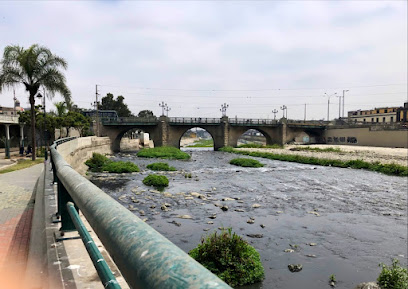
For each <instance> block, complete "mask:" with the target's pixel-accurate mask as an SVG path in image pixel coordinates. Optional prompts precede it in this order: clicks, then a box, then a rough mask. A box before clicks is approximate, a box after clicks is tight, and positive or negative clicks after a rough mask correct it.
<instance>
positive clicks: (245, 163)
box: [230, 158, 264, 168]
mask: <svg viewBox="0 0 408 289" xmlns="http://www.w3.org/2000/svg"><path fill="white" fill-rule="evenodd" d="M230 164H231V165H235V166H240V167H250V168H260V167H263V166H264V165H263V164H262V163H260V162H259V161H257V160H254V159H249V158H236V159H232V160H230Z"/></svg>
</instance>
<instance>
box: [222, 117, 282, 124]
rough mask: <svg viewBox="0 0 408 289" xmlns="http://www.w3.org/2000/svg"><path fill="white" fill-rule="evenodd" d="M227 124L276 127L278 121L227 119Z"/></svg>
mask: <svg viewBox="0 0 408 289" xmlns="http://www.w3.org/2000/svg"><path fill="white" fill-rule="evenodd" d="M228 122H229V123H230V124H232V125H244V126H246V125H248V126H251V125H278V124H279V121H278V120H276V119H251V118H249V119H247V118H229V119H228Z"/></svg>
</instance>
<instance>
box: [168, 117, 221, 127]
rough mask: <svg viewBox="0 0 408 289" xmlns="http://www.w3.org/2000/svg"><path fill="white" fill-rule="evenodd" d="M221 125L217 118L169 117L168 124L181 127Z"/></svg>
mask: <svg viewBox="0 0 408 289" xmlns="http://www.w3.org/2000/svg"><path fill="white" fill-rule="evenodd" d="M220 123H221V119H219V118H201V117H170V118H169V124H174V125H177V124H183V125H195V124H196V125H211V124H213V125H218V124H220Z"/></svg>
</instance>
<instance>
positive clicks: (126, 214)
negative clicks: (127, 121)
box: [51, 140, 231, 289]
mask: <svg viewBox="0 0 408 289" xmlns="http://www.w3.org/2000/svg"><path fill="white" fill-rule="evenodd" d="M59 141H60V143H61V141H62V140H59ZM51 156H52V159H51V161H52V166H53V170H54V176H55V178H56V180H57V183H58V206H59V208H58V210H59V212H60V215H61V223H62V227H61V230H62V231H64V230H75V225H74V224H73V222H72V219H71V217H70V215H69V212H68V208H67V206H66V204H67V203H68V202H72V203H73V204H75V206H76V207H77V208H79V209H80V210H81V211H82V213H83V215H84V216H85V218H86V219H87V221H88V222H89V224H90V225H91V227H92V229H93V230H94V232H95V233H96V234H97V236H98V238H99V239H100V240H101V242H102V244H103V245H104V246H105V248H106V250H107V251H108V252H109V254H110V255H111V257H112V259H113V260H114V262H115V263H116V265H117V266H118V268H119V270H120V271H121V273H122V275H123V276H124V278H125V279H126V281H127V282H128V284H129V286H130V287H131V288H146V289H147V288H149V289H159V288H160V289H161V288H174V289H176V288H180V289H181V288H214V289H224V288H225V289H226V288H231V287H229V286H228V285H227V284H226V283H224V282H223V281H222V280H220V279H219V278H218V277H217V276H215V275H214V274H212V273H211V272H210V271H208V270H207V269H206V268H204V267H203V266H202V265H200V264H199V263H197V262H196V261H195V260H194V259H192V258H191V257H190V256H188V255H187V254H186V253H185V252H184V251H182V250H181V249H180V248H178V247H177V246H176V245H174V244H173V243H172V242H170V241H169V240H168V239H166V238H165V237H163V236H162V235H161V234H160V233H158V232H157V231H155V230H154V229H153V228H151V227H150V226H149V225H147V224H146V223H145V222H143V221H142V220H140V219H139V218H138V217H137V216H136V215H134V214H133V213H132V212H130V211H129V210H128V209H126V208H125V207H123V206H122V205H121V204H119V203H118V202H117V201H115V200H114V199H112V198H111V197H110V196H108V195H107V194H106V193H105V192H103V191H102V190H101V189H99V188H98V187H97V186H95V185H94V184H93V183H91V182H90V181H89V180H87V179H86V178H84V177H83V176H81V175H80V174H78V173H77V172H76V171H75V170H74V169H73V168H71V166H70V165H68V164H67V163H66V162H65V160H64V159H63V157H62V156H61V155H60V154H59V153H58V151H57V148H56V144H53V145H52V146H51Z"/></svg>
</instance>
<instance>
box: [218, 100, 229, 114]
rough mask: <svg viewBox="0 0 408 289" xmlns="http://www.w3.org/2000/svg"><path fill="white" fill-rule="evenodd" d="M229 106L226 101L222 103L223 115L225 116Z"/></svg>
mask: <svg viewBox="0 0 408 289" xmlns="http://www.w3.org/2000/svg"><path fill="white" fill-rule="evenodd" d="M228 107H229V105H228V104H226V103H224V104H221V109H220V111H221V112H222V116H223V117H224V116H226V115H227V108H228Z"/></svg>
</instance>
